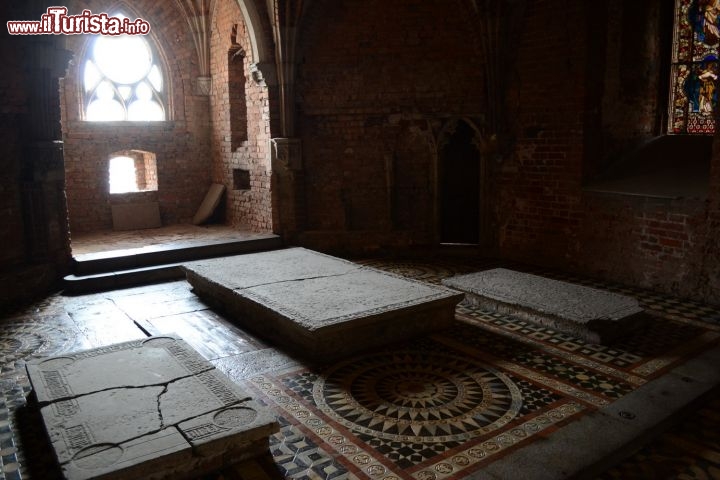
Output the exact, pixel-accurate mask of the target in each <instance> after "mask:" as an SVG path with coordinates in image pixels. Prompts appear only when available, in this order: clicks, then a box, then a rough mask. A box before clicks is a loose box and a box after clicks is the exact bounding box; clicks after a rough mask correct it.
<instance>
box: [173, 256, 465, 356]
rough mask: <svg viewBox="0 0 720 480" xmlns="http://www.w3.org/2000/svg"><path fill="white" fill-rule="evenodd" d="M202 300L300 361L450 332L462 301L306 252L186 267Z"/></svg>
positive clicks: (439, 290)
mask: <svg viewBox="0 0 720 480" xmlns="http://www.w3.org/2000/svg"><path fill="white" fill-rule="evenodd" d="M183 268H184V269H185V271H186V274H187V278H188V281H189V282H190V284H191V285H192V286H193V288H194V291H195V292H196V293H197V294H198V295H199V296H200V297H202V298H203V300H204V301H206V302H208V303H210V304H212V305H215V306H218V307H220V308H222V309H224V310H225V311H227V312H229V313H230V314H231V315H232V316H233V317H234V320H235V321H236V322H237V323H239V324H241V325H242V326H243V327H244V328H247V329H248V330H251V331H253V332H255V333H257V334H258V335H260V336H263V337H264V338H266V339H268V340H269V341H271V342H274V343H276V344H279V345H281V346H284V347H286V348H288V349H290V350H292V351H293V352H296V353H298V354H300V355H302V356H305V357H310V358H317V359H328V358H337V357H340V356H344V355H348V354H352V353H355V352H358V351H360V350H365V349H368V348H371V347H374V346H379V345H384V344H388V343H392V342H396V341H399V340H405V339H407V338H410V337H412V336H416V335H422V334H425V333H428V332H431V331H436V330H440V329H443V328H447V327H448V326H450V324H451V323H452V322H453V320H454V315H455V305H457V303H458V302H459V301H460V300H461V299H462V294H458V293H457V292H454V291H452V290H450V289H447V288H444V287H440V286H436V285H429V284H426V283H422V282H418V281H415V280H410V279H407V278H403V277H400V276H397V275H392V274H389V273H386V272H382V271H379V270H375V269H373V268H370V267H365V266H361V265H357V264H354V263H352V262H349V261H346V260H342V259H339V258H335V257H332V256H329V255H324V254H321V253H318V252H314V251H312V250H306V249H304V248H289V249H285V250H276V251H272V252H263V253H255V254H249V255H238V256H235V257H225V258H221V259H211V260H204V261H199V262H193V263H188V264H185V265H184V266H183Z"/></svg>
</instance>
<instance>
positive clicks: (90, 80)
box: [82, 14, 167, 122]
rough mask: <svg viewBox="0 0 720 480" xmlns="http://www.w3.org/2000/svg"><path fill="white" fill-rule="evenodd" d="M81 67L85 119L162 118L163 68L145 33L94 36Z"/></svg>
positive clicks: (121, 16) (164, 115) (140, 119)
mask: <svg viewBox="0 0 720 480" xmlns="http://www.w3.org/2000/svg"><path fill="white" fill-rule="evenodd" d="M114 16H116V17H120V18H124V17H126V16H125V15H122V14H115V15H114ZM82 68H83V72H82V77H83V95H84V107H85V119H86V120H88V121H91V122H102V121H143V122H153V121H163V120H166V118H167V115H166V109H165V98H166V97H165V91H166V88H165V85H164V83H165V82H164V79H163V72H162V69H161V68H160V62H159V60H158V56H157V54H156V53H155V52H154V51H153V48H152V47H151V45H150V43H149V42H148V40H147V39H146V37H145V36H143V35H118V36H107V35H105V36H98V37H97V38H95V39H94V40H93V41H92V42H91V44H90V46H89V48H88V51H87V54H86V58H85V61H84V62H83V67H82Z"/></svg>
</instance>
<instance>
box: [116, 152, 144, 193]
mask: <svg viewBox="0 0 720 480" xmlns="http://www.w3.org/2000/svg"><path fill="white" fill-rule="evenodd" d="M137 191H138V186H137V177H136V175H135V160H134V159H132V158H130V157H125V156H117V157H112V158H111V159H110V193H127V192H137Z"/></svg>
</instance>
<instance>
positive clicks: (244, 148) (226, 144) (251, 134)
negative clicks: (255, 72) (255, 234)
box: [210, 0, 273, 232]
mask: <svg viewBox="0 0 720 480" xmlns="http://www.w3.org/2000/svg"><path fill="white" fill-rule="evenodd" d="M235 26H237V28H236V31H235V35H234V37H235V41H236V42H237V44H239V46H240V48H242V50H243V51H244V52H245V57H244V58H238V59H236V60H234V62H241V65H242V66H241V67H238V66H237V65H233V69H232V70H233V71H232V72H231V71H229V70H228V64H229V62H228V51H229V50H230V49H231V47H233V44H232V38H231V37H232V36H233V27H235ZM211 31H212V36H211V49H210V71H211V74H212V94H211V97H210V112H211V118H212V124H213V129H212V180H213V182H216V183H222V184H224V185H225V187H226V188H227V195H226V199H227V200H226V202H227V208H226V212H227V221H228V223H230V224H231V225H243V226H246V227H250V228H252V229H253V230H256V231H261V232H270V231H272V229H273V223H272V204H271V189H270V177H271V175H270V173H271V170H270V160H269V157H268V141H269V140H270V123H269V118H270V107H269V101H268V89H267V88H266V87H263V86H260V85H258V84H257V83H256V82H255V81H254V80H253V79H252V78H251V75H250V71H251V70H250V64H251V62H252V58H251V57H252V49H251V46H250V40H249V37H248V33H247V29H246V28H245V24H244V22H243V17H242V14H241V12H240V8H239V7H238V5H237V2H236V1H234V0H219V1H218V2H217V4H216V5H215V10H214V12H213V16H212V30H211ZM240 72H242V73H244V77H240ZM242 99H244V100H245V102H246V107H245V108H241V106H240V105H238V100H242ZM239 129H245V130H246V131H244V132H243V131H239ZM237 168H240V169H243V170H248V171H250V190H233V169H237Z"/></svg>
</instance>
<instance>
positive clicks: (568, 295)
mask: <svg viewBox="0 0 720 480" xmlns="http://www.w3.org/2000/svg"><path fill="white" fill-rule="evenodd" d="M442 283H443V285H446V286H448V287H451V288H455V289H458V290H461V291H463V292H465V293H466V298H467V300H468V301H469V302H470V303H471V304H473V305H476V306H479V307H481V308H485V309H488V310H492V311H497V312H500V313H506V314H510V315H514V316H517V317H520V318H522V319H524V320H528V321H530V322H534V323H538V324H540V325H544V326H547V327H550V328H553V329H555V330H558V331H561V332H565V333H568V334H570V335H573V336H575V337H578V338H581V339H583V340H585V341H587V342H590V343H596V344H597V343H607V342H610V341H613V340H614V339H615V338H618V337H620V336H622V335H625V334H627V333H629V332H630V331H632V330H634V329H636V328H638V327H640V326H642V325H643V320H644V319H645V314H644V311H643V309H642V308H641V307H640V305H639V303H638V302H637V300H635V299H634V298H631V297H628V296H625V295H619V294H616V293H612V292H607V291H604V290H599V289H596V288H591V287H585V286H582V285H576V284H573V283H568V282H562V281H559V280H553V279H550V278H544V277H540V276H537V275H532V274H529V273H522V272H516V271H513V270H507V269H504V268H496V269H493V270H486V271H483V272H476V273H470V274H467V275H458V276H455V277H451V278H448V279H445V280H443V282H442Z"/></svg>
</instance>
